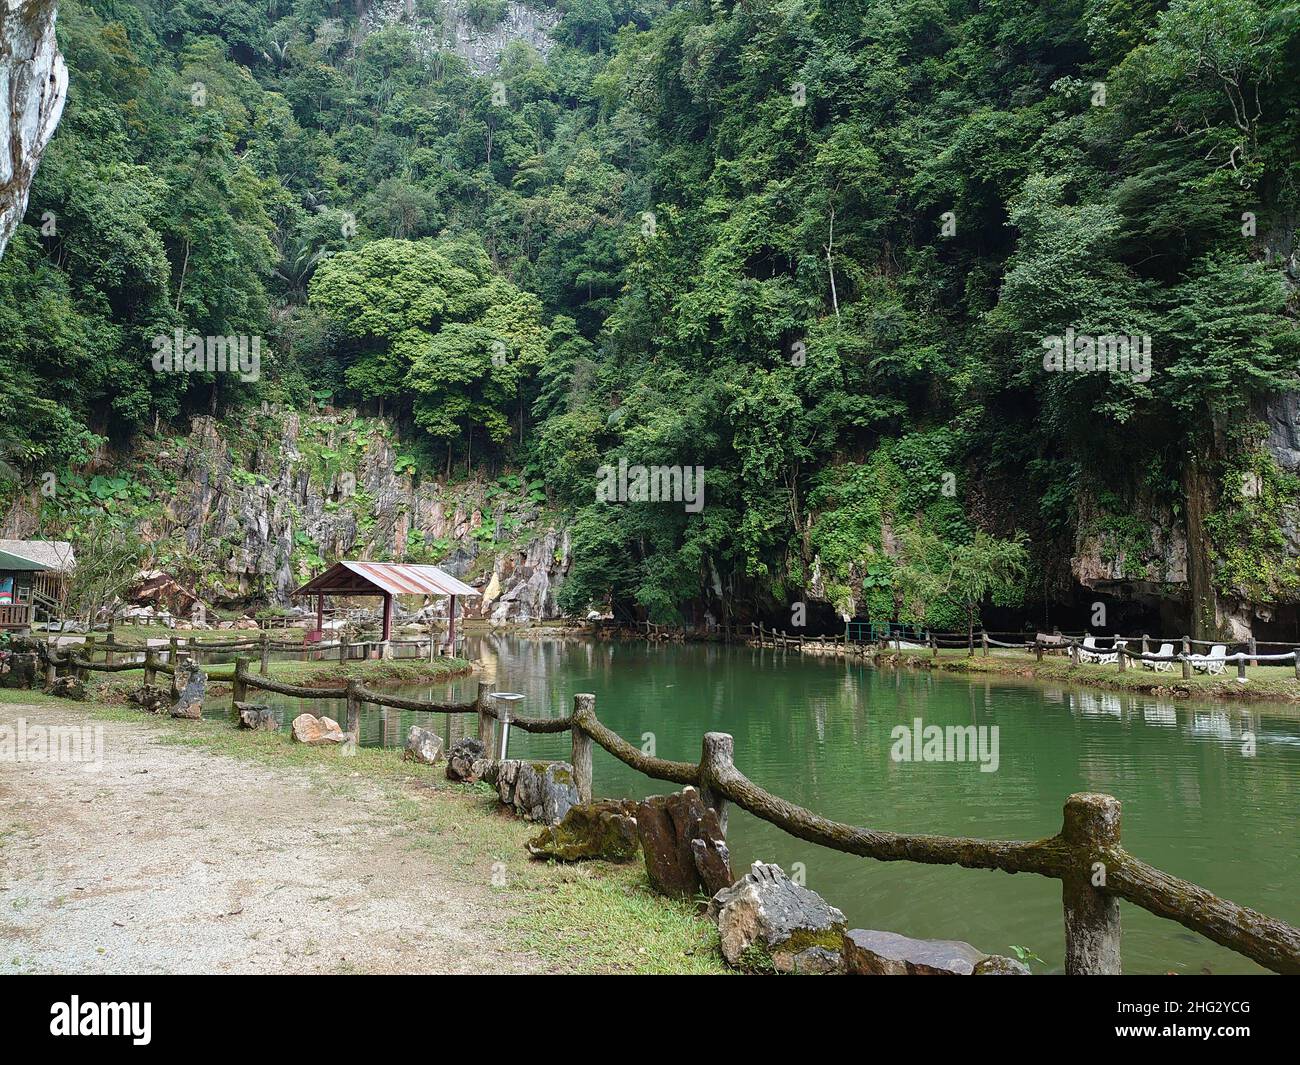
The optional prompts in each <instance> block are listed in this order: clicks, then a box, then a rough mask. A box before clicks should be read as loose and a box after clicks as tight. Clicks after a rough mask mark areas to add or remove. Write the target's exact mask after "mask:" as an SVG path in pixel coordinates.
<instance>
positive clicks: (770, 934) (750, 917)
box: [708, 862, 844, 973]
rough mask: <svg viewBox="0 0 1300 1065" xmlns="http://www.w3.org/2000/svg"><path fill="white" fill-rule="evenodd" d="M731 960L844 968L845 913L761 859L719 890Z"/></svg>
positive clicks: (714, 912) (714, 911)
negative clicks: (734, 880) (842, 954)
mask: <svg viewBox="0 0 1300 1065" xmlns="http://www.w3.org/2000/svg"><path fill="white" fill-rule="evenodd" d="M708 914H709V916H710V917H711V918H713V920H715V921H716V922H717V924H718V937H719V939H720V940H721V944H722V956H723V957H724V958H725V959H726V960H727V964H728V965H730V966H732V967H733V968H736V969H744V970H746V971H749V972H778V973H830V972H838V971H839V969H840V948H841V943H842V942H843V939H844V914H842V913H841V912H840V911H839V910H837V909H836V908H835V907H834V906H832V905H830V904H829V903H828V902H826V900H825V899H823V898H822V897H821V896H820V895H818V894H817V892H815V891H810V890H808V888H806V887H803V886H801V885H799V884H796V883H795V882H794V881H793V880H791V879H790V878H789V877H788V876H786V875H785V872H784V871H783V870H782V869H781V867H780V866H779V865H768V864H765V863H763V862H755V863H754V864H753V866H752V867H751V868H750V871H749V872H748V873H746V874H745V875H744V876H742V877H741V878H740V879H739V880H738V881H736V883H735V884H733V885H732V886H731V887H729V888H724V889H723V890H722V891H719V892H718V893H717V894H716V895H714V896H713V899H712V901H710V903H709V909H708Z"/></svg>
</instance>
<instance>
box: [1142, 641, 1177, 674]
mask: <svg viewBox="0 0 1300 1065" xmlns="http://www.w3.org/2000/svg"><path fill="white" fill-rule="evenodd" d="M1156 654H1158V655H1159V656H1160V657H1161V658H1168V659H1169V661H1167V662H1149V661H1147V660H1146V659H1143V660H1142V665H1143V666H1145V667H1146V668H1147V669H1151V670H1154V671H1155V672H1157V673H1170V672H1172V671H1173V668H1174V663H1173V656H1174V645H1173V644H1172V643H1162V644H1161V645H1160V650H1159V651H1157V652H1156Z"/></svg>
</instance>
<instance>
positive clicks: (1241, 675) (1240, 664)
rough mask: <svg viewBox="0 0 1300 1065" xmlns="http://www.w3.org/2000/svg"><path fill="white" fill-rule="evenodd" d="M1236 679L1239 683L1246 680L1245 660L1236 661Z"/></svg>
mask: <svg viewBox="0 0 1300 1065" xmlns="http://www.w3.org/2000/svg"><path fill="white" fill-rule="evenodd" d="M1237 679H1238V680H1241V681H1244V680H1245V679H1246V660H1245V659H1244V658H1238V659H1237Z"/></svg>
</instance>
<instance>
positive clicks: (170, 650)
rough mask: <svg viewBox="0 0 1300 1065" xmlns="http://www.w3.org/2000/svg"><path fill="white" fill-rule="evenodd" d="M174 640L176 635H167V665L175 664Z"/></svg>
mask: <svg viewBox="0 0 1300 1065" xmlns="http://www.w3.org/2000/svg"><path fill="white" fill-rule="evenodd" d="M176 640H177V637H175V636H168V637H167V664H168V665H169V666H174V665H176Z"/></svg>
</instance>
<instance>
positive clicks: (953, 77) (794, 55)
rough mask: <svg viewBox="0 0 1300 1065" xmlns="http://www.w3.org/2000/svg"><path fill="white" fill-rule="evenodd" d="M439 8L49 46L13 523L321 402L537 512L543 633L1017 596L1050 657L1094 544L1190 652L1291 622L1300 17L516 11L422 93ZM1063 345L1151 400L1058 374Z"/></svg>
mask: <svg viewBox="0 0 1300 1065" xmlns="http://www.w3.org/2000/svg"><path fill="white" fill-rule="evenodd" d="M451 6H453V5H451V4H447V5H444V4H441V3H439V2H437V0H413V2H412V3H408V4H407V5H406V6H405V8H404V9H403V10H400V11H399V12H398V17H395V18H393V19H391V20H387V21H385V20H382V19H380V20H376V19H375V18H374V17H372V16H373V14H374V13H373V12H370V11H368V10H367V9H366V5H365V4H364V3H363V2H361V0H358V3H357V4H356V6H353V5H352V4H348V3H329V2H326V0H261V2H257V3H253V2H246V0H62V3H61V4H60V11H59V21H58V32H59V40H60V43H61V47H62V49H63V52H64V54H65V55H66V57H67V61H68V66H69V68H70V71H71V79H70V89H69V96H68V104H67V108H66V111H65V113H64V116H63V119H62V124H61V126H60V128H59V131H58V133H57V134H56V136H55V137H54V140H53V141H52V143H51V145H50V147H49V149H48V151H47V153H46V156H45V159H44V161H43V162H42V164H41V168H40V171H39V174H38V176H37V180H36V183H35V185H34V186H33V189H32V193H31V200H30V204H29V207H28V211H27V215H26V221H25V223H24V225H22V226H21V227H20V228H19V230H18V232H17V234H16V236H15V238H14V239H13V241H12V243H11V244H10V246H9V247H8V249H7V250H6V251H5V254H4V257H3V259H0V425H3V434H4V436H3V438H2V439H0V447H3V449H4V455H3V456H0V457H2V458H3V459H4V462H5V466H4V469H5V471H6V478H7V484H8V491H9V492H10V493H14V492H16V491H17V490H18V488H19V486H20V485H22V484H25V483H30V482H31V481H32V479H33V478H35V477H38V476H39V475H40V473H41V471H47V470H55V471H59V476H60V477H62V478H68V479H72V480H75V479H76V478H77V477H78V476H80V474H79V471H80V470H81V469H82V468H83V466H84V464H85V463H86V461H87V459H88V457H89V456H90V455H91V454H92V453H94V452H95V451H96V450H97V449H101V448H102V447H104V446H109V447H113V448H126V447H129V446H130V443H131V441H132V440H134V439H137V438H140V437H143V436H147V435H148V434H151V433H157V432H158V431H159V430H160V427H162V426H166V425H174V424H180V423H182V422H183V421H184V420H185V419H186V418H187V417H188V416H190V415H192V414H195V413H206V412H211V413H214V414H216V415H218V416H219V417H222V418H235V419H238V418H240V417H241V416H242V414H241V412H245V411H249V410H253V409H260V408H261V407H262V406H263V404H271V405H274V406H279V407H287V408H293V407H302V408H306V407H308V406H311V405H312V404H320V403H323V402H328V403H331V404H334V405H337V406H347V405H351V406H356V407H357V408H359V409H360V410H362V411H365V412H367V413H369V414H373V415H379V414H383V415H385V416H387V417H389V418H391V419H394V420H396V422H397V423H398V424H400V425H401V426H403V427H404V432H405V434H406V438H407V439H408V440H409V441H410V442H411V446H412V447H413V448H414V453H415V455H416V461H417V463H418V468H419V471H420V475H421V476H425V477H430V478H432V477H439V478H472V477H477V476H488V475H490V476H497V475H499V474H500V473H501V472H502V471H514V472H515V473H517V474H518V475H519V476H521V477H522V478H523V479H524V480H525V482H526V483H528V484H530V485H537V486H541V487H543V488H544V491H545V493H546V499H547V503H548V505H549V506H551V507H553V508H555V510H556V511H558V512H560V513H563V514H564V515H565V520H566V522H567V523H568V527H569V529H570V530H571V534H572V540H573V554H572V563H571V566H570V570H569V573H568V576H567V580H566V583H565V585H564V589H563V592H562V601H563V603H564V604H565V605H566V606H567V607H568V608H570V609H572V610H574V611H575V612H576V611H585V609H586V608H587V607H588V606H589V605H590V604H593V603H594V604H597V605H600V604H608V605H610V606H612V607H613V608H614V609H615V610H616V611H617V612H620V613H625V614H632V613H637V614H639V615H641V616H649V617H652V618H654V619H656V620H662V621H673V620H677V619H681V618H692V619H695V618H698V616H699V612H700V611H701V610H705V609H707V610H708V611H710V612H711V613H712V614H713V615H714V616H716V617H718V618H721V619H724V620H726V619H733V618H746V617H748V616H753V614H754V613H755V612H758V611H764V610H771V609H773V608H774V607H775V606H777V605H782V604H786V603H789V602H791V601H793V600H802V599H805V598H812V599H815V600H817V601H818V602H819V603H821V604H822V605H823V609H824V610H825V611H826V612H827V613H828V614H830V615H831V616H833V613H832V612H835V613H840V614H844V615H853V614H858V615H860V616H871V617H873V618H880V619H885V618H889V619H893V620H900V621H904V622H922V623H925V624H929V625H935V626H947V627H952V626H954V625H958V624H960V625H964V624H965V623H966V620H967V618H966V603H965V599H967V598H969V596H964V595H963V594H962V593H961V591H960V588H959V587H957V586H955V585H953V584H952V583H951V581H949V582H948V583H945V582H944V581H941V580H933V579H926V575H927V574H930V575H933V574H936V573H939V572H941V571H942V572H946V573H947V574H948V576H949V577H951V572H952V568H951V565H950V563H951V560H953V559H958V560H965V561H966V562H967V563H970V562H971V560H972V559H974V560H975V563H973V564H974V565H975V568H976V569H978V568H979V566H978V559H979V558H986V557H995V556H997V554H998V552H999V551H1003V550H1005V551H1009V552H1010V553H1011V554H1012V555H1015V554H1016V553H1017V552H1022V551H1023V552H1027V553H1025V554H1024V560H1023V564H1022V563H1020V562H1018V561H1016V560H1015V559H1014V558H1013V559H1012V563H1011V564H1010V565H1009V566H1008V567H1005V568H1004V569H1003V570H1002V571H1001V573H1002V576H1003V577H1005V578H1006V579H995V580H993V581H991V582H987V581H986V582H985V585H986V586H985V585H980V582H979V581H978V580H977V581H976V582H975V583H976V585H980V594H981V597H983V595H984V593H985V592H989V593H993V594H994V599H995V601H996V602H995V604H994V605H1001V606H1003V607H1006V608H1008V609H1010V610H1013V611H1017V615H1016V616H1017V617H1033V618H1042V617H1043V611H1044V607H1045V604H1049V603H1054V604H1066V605H1068V604H1071V603H1075V602H1076V601H1079V602H1082V601H1084V600H1087V601H1091V600H1092V599H1095V598H1096V595H1095V594H1086V593H1085V592H1084V591H1083V590H1082V589H1080V587H1079V585H1078V581H1077V577H1078V574H1077V572H1075V569H1077V565H1076V566H1075V568H1074V569H1072V559H1077V557H1078V556H1079V554H1080V553H1081V550H1082V549H1081V547H1080V545H1081V544H1083V543H1085V542H1087V543H1100V544H1102V545H1103V548H1102V551H1103V553H1104V554H1105V555H1106V558H1105V559H1104V560H1103V562H1104V563H1106V564H1110V563H1112V562H1113V561H1114V559H1115V558H1119V559H1120V567H1121V572H1119V573H1118V574H1117V577H1118V578H1119V579H1117V580H1116V581H1115V582H1113V583H1114V584H1115V587H1116V588H1118V587H1119V586H1120V585H1121V584H1122V583H1123V582H1124V581H1128V582H1129V598H1130V599H1132V600H1134V601H1137V600H1141V599H1143V597H1145V601H1147V602H1148V603H1152V602H1160V603H1162V604H1164V605H1165V606H1167V605H1168V604H1169V603H1174V604H1177V605H1178V606H1177V608H1178V609H1179V610H1181V611H1182V615H1181V616H1182V617H1183V618H1186V619H1187V620H1188V622H1189V623H1190V624H1192V625H1193V626H1194V628H1195V630H1196V631H1197V633H1201V632H1206V631H1210V630H1213V629H1215V628H1217V627H1219V626H1220V625H1221V622H1222V619H1221V618H1220V617H1219V613H1218V612H1219V606H1220V604H1222V603H1229V602H1244V603H1270V604H1288V603H1294V602H1295V601H1296V600H1297V599H1300V538H1296V537H1292V536H1289V535H1288V533H1287V531H1286V530H1287V529H1288V528H1291V527H1292V526H1291V524H1290V522H1291V517H1290V515H1291V514H1293V513H1295V514H1297V515H1300V478H1298V477H1297V476H1296V474H1295V472H1293V471H1290V470H1288V469H1286V468H1285V467H1284V466H1282V465H1279V464H1278V463H1277V462H1276V461H1274V458H1273V456H1272V455H1271V454H1270V451H1269V449H1268V448H1267V447H1266V437H1267V434H1268V427H1267V415H1266V411H1267V409H1268V405H1269V402H1270V397H1273V396H1276V395H1279V394H1282V393H1285V392H1287V391H1289V390H1291V389H1293V388H1294V387H1295V377H1296V369H1297V365H1298V359H1300V345H1298V343H1297V331H1296V323H1295V311H1296V299H1295V292H1294V286H1295V283H1296V281H1297V279H1300V260H1298V259H1297V254H1296V246H1295V232H1296V225H1297V218H1298V214H1297V206H1298V200H1300V188H1298V181H1297V179H1298V178H1300V151H1297V148H1298V147H1300V86H1298V85H1297V81H1296V78H1295V76H1294V72H1295V70H1296V69H1297V68H1298V64H1300V6H1297V5H1293V4H1290V3H1288V2H1285V0H1280V2H1279V0H1174V2H1171V3H1161V2H1157V0H1128V2H1120V0H1062V2H1042V0H981V2H976V0H897V2H894V0H890V2H883V0H834V2H831V0H783V2H773V0H745V2H743V3H742V2H740V0H680V2H676V3H672V2H669V0H643V2H639V3H638V2H630V0H559V3H558V5H556V4H554V3H548V4H543V3H542V2H541V0H537V6H538V7H544V8H546V9H547V13H548V14H549V15H550V20H549V21H551V22H554V28H553V30H552V31H551V33H550V37H551V39H552V43H551V44H550V46H549V47H548V48H547V49H546V54H545V55H544V56H543V55H542V54H541V52H539V51H538V50H537V49H536V48H534V47H533V46H532V45H530V44H529V43H527V42H526V41H522V40H519V41H515V42H513V43H511V44H509V45H508V47H507V48H506V49H505V51H504V53H503V54H502V56H501V60H500V64H499V68H498V69H495V70H489V71H486V72H483V73H476V72H475V70H474V69H473V68H472V66H471V65H470V64H469V63H468V62H467V61H466V60H465V59H463V58H461V57H460V56H457V55H455V54H453V53H452V52H450V51H445V50H441V49H439V48H438V47H433V46H431V45H430V40H431V37H430V34H429V33H428V32H424V30H427V29H428V27H434V28H435V29H436V27H437V26H438V24H439V20H440V19H443V18H445V17H446V16H447V11H448V9H449V8H450V7H451ZM454 6H455V7H456V10H457V12H459V13H460V14H462V15H463V16H464V17H465V18H466V19H468V20H469V21H470V22H471V23H473V24H474V25H476V26H480V27H488V26H491V25H493V24H495V23H498V22H500V20H501V19H502V18H504V17H505V16H506V11H507V5H506V4H505V3H504V2H503V0H468V2H467V3H462V2H459V0H457V2H456V3H455V5H454ZM399 7H400V5H399ZM177 331H180V333H181V334H183V335H190V334H194V335H198V336H201V337H203V336H229V337H235V336H245V337H260V338H261V366H260V373H259V374H258V375H256V379H249V380H245V379H243V377H245V376H248V375H237V374H224V373H221V374H219V373H207V372H201V371H200V372H191V373H179V374H178V373H159V372H156V370H155V368H154V365H153V364H152V362H151V359H152V358H153V354H154V352H155V351H156V338H158V337H160V336H161V337H171V336H174V335H176V334H177ZM1062 337H1064V338H1067V340H1066V341H1065V343H1067V344H1068V343H1070V342H1071V341H1072V340H1073V338H1076V337H1097V338H1101V339H1102V340H1103V341H1104V340H1106V339H1107V338H1112V339H1113V338H1115V337H1121V338H1132V339H1133V348H1132V350H1133V352H1134V353H1136V352H1138V351H1139V350H1141V351H1145V352H1147V353H1149V358H1150V365H1149V372H1138V371H1137V370H1134V371H1133V372H1129V369H1128V368H1125V372H1118V371H1115V368H1114V367H1113V366H1112V367H1110V369H1109V370H1108V369H1106V368H1105V366H1104V360H1103V368H1102V369H1100V370H1098V369H1093V370H1090V371H1084V372H1078V371H1071V370H1069V369H1065V368H1058V367H1057V366H1055V365H1053V364H1051V362H1050V359H1049V358H1048V356H1049V355H1050V353H1051V341H1052V338H1062ZM1076 348H1077V344H1076ZM1045 352H1046V354H1045ZM1072 361H1073V360H1071V362H1072ZM1139 369H1140V368H1139ZM620 460H624V461H626V462H627V463H632V464H646V465H649V464H662V465H669V466H685V467H691V468H694V467H702V468H703V470H704V471H705V472H704V479H705V481H704V483H705V489H704V491H705V505H704V506H703V507H702V508H701V509H699V510H698V512H692V511H691V510H688V509H687V508H685V507H682V506H680V505H676V506H674V505H664V504H661V505H653V506H635V505H626V506H612V505H610V504H609V503H608V502H604V501H602V500H600V499H598V498H597V494H596V484H597V471H598V468H599V467H601V466H602V465H617V464H618V463H619V462H620ZM109 509H110V510H111V508H109ZM69 520H71V518H69ZM1161 528H1174V529H1177V530H1178V534H1177V535H1178V537H1185V539H1186V549H1185V554H1186V561H1185V571H1186V572H1185V574H1184V575H1183V576H1182V577H1176V576H1174V575H1173V574H1172V573H1171V572H1170V567H1169V566H1168V565H1164V564H1163V563H1162V560H1161V556H1162V554H1168V547H1167V545H1164V544H1162V542H1161V535H1162V534H1161V533H1160V532H1159V530H1160V529H1161ZM1153 530H1155V532H1153ZM1293 540H1294V541H1295V542H1292V541H1293ZM1021 545H1024V546H1023V548H1022V547H1021ZM945 567H947V569H945ZM1112 568H1113V567H1112ZM1174 568H1177V567H1174ZM996 569H997V567H996V565H995V566H994V570H996ZM961 587H967V585H962V586H961Z"/></svg>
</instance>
